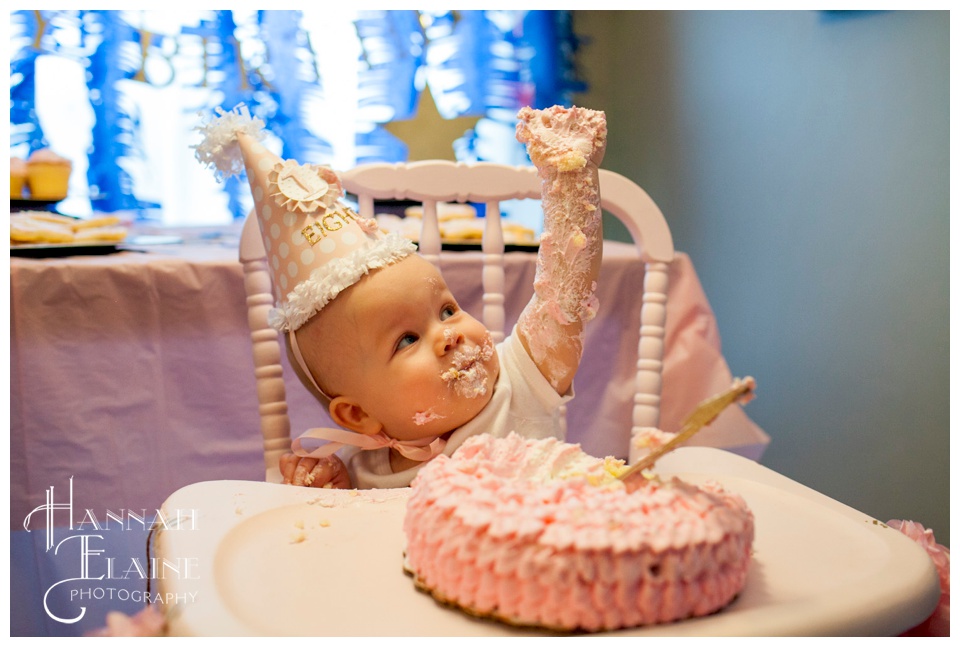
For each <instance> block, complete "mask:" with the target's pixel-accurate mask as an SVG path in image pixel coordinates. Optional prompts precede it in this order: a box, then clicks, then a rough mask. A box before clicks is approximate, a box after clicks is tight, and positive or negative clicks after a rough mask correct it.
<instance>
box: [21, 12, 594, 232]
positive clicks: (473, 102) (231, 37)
mask: <svg viewBox="0 0 960 647" xmlns="http://www.w3.org/2000/svg"><path fill="white" fill-rule="evenodd" d="M194 15H196V14H194ZM252 15H253V17H252V18H250V19H248V21H247V22H248V23H250V24H245V25H239V26H238V25H237V24H236V22H235V18H234V16H235V14H234V12H232V11H226V10H218V11H204V12H200V16H201V17H202V19H201V20H199V21H197V24H196V25H195V26H193V25H187V26H184V27H183V29H182V31H181V33H180V37H181V38H197V37H201V38H204V39H205V42H206V45H205V47H204V52H203V60H202V61H198V62H197V65H198V66H199V65H203V66H204V80H203V84H204V85H205V86H206V88H207V89H208V91H209V95H208V97H209V98H208V100H206V101H204V105H202V106H184V110H189V111H192V112H196V110H198V109H205V110H207V111H209V112H212V110H213V108H214V107H218V106H219V107H224V108H226V109H230V108H232V107H234V106H235V105H237V104H238V103H245V104H246V105H247V106H248V107H249V108H250V110H251V112H252V113H253V114H255V115H256V116H258V117H260V118H261V119H263V120H264V122H265V123H266V125H267V128H268V129H269V130H270V131H272V132H273V133H274V134H275V135H276V136H277V137H278V138H279V139H280V141H282V142H283V146H284V148H283V151H282V152H281V155H282V156H283V157H287V158H294V159H298V160H301V161H304V162H313V163H327V162H328V161H329V160H330V158H331V156H332V153H333V151H332V149H331V146H330V144H329V143H328V142H326V141H325V140H324V139H323V138H322V137H320V136H319V135H318V134H317V133H315V132H313V131H312V130H311V129H310V128H309V127H308V126H307V123H308V122H307V120H306V119H305V118H304V117H305V115H315V114H317V111H320V110H322V109H323V104H322V91H323V87H322V79H320V78H318V73H317V65H316V64H315V63H316V60H315V57H316V56H318V55H320V56H323V55H332V54H331V53H324V52H323V51H322V50H321V51H320V52H316V53H315V52H314V51H313V50H312V48H311V47H310V41H309V39H308V37H307V34H306V33H305V32H304V31H303V29H302V28H301V27H300V20H301V12H299V11H275V10H263V11H257V12H255V13H254V14H252ZM42 16H43V19H44V20H45V21H47V22H48V23H50V24H52V23H53V22H55V21H59V24H58V25H57V29H76V30H78V35H79V41H80V42H81V47H80V48H79V49H75V50H73V51H70V52H67V51H65V50H64V49H63V48H61V47H60V46H59V44H58V42H57V39H56V38H52V37H50V34H49V33H48V34H44V35H43V36H44V37H43V38H42V39H41V38H40V37H39V36H38V31H39V28H40V22H39V21H38V20H37V12H35V11H14V12H11V21H10V22H11V27H12V30H11V35H12V38H13V41H12V42H13V43H14V44H16V43H17V41H18V40H20V41H22V45H21V46H20V47H19V49H17V50H16V51H15V52H14V54H13V56H12V58H11V61H10V74H11V84H10V99H11V107H10V122H11V146H23V145H24V144H26V145H27V147H28V148H29V150H30V151H33V150H36V149H37V148H42V147H44V146H47V145H49V144H48V143H47V141H46V140H45V139H44V133H43V130H42V128H41V127H40V123H39V120H38V118H37V114H36V111H35V102H36V74H35V72H36V59H37V57H38V56H39V55H40V54H41V53H44V54H57V55H69V56H74V57H76V58H78V59H80V60H81V61H82V62H84V63H85V64H86V66H87V70H88V74H87V86H88V89H89V94H90V97H89V98H90V103H91V106H92V107H93V111H94V114H95V117H96V123H95V125H94V130H93V133H92V134H93V148H92V150H91V152H90V154H89V171H88V181H89V183H90V185H91V187H92V189H93V190H92V193H94V196H93V199H92V203H93V206H94V208H96V209H97V210H100V211H114V210H119V209H132V210H142V209H146V208H150V207H155V206H157V205H154V204H149V203H145V202H143V201H141V200H138V199H137V198H136V195H135V187H134V186H133V181H132V179H131V177H130V175H129V174H128V173H127V172H126V171H125V170H124V168H123V165H122V164H121V162H122V161H123V160H124V159H125V158H127V157H129V156H133V155H143V153H144V152H143V151H140V150H138V149H137V141H138V140H137V133H138V128H139V123H138V117H137V115H136V113H135V112H133V108H132V106H130V105H129V103H128V102H127V101H125V97H124V95H123V92H122V89H121V86H120V85H119V83H118V82H119V81H121V80H124V79H131V78H137V77H136V75H137V73H138V71H140V67H141V65H142V57H141V51H142V50H141V45H142V44H141V42H140V39H141V38H143V37H144V35H145V34H147V32H144V31H142V30H138V29H135V28H133V27H132V26H131V25H130V24H128V23H127V22H126V21H125V20H124V19H123V17H122V12H119V11H105V10H98V11H80V12H77V11H44V12H42ZM71 21H72V22H71ZM184 21H185V22H187V19H186V18H185V19H184ZM355 26H356V30H357V35H358V37H359V38H360V41H361V45H362V52H363V53H362V56H361V60H360V61H358V65H359V66H360V69H359V71H358V79H359V80H358V83H359V87H358V90H359V105H358V125H357V131H358V133H357V137H356V147H357V163H364V162H370V161H391V162H393V161H402V160H405V159H406V158H407V146H406V145H405V144H404V143H403V142H402V141H400V140H398V139H397V138H396V137H394V136H393V135H392V134H390V133H389V132H387V131H386V130H385V129H384V128H383V127H382V124H384V123H387V122H389V121H393V120H402V119H409V118H411V117H412V116H413V115H414V112H415V110H416V109H417V105H418V100H419V97H420V94H421V92H422V90H423V88H424V84H425V83H429V84H430V89H431V94H432V95H433V97H434V100H435V101H436V104H437V109H438V110H439V112H440V114H441V115H442V116H443V117H445V118H453V117H460V116H477V115H482V116H483V118H482V119H481V121H480V122H479V123H478V125H477V127H476V129H475V130H473V131H469V132H467V133H465V134H464V137H463V138H461V139H460V140H458V141H457V142H456V144H455V148H456V151H457V157H458V159H462V160H490V161H501V162H504V163H516V160H517V159H518V158H519V159H525V153H523V152H522V147H520V146H519V144H516V143H515V141H514V142H512V143H511V142H510V137H509V133H510V132H511V131H512V128H513V122H514V120H515V115H516V111H517V110H518V109H519V108H520V107H521V106H523V105H533V106H535V107H547V106H550V105H553V104H561V105H570V102H571V100H572V95H573V93H574V92H577V91H582V90H583V89H584V85H583V83H581V82H580V81H578V80H577V78H576V74H575V69H574V66H573V56H574V53H575V51H576V48H577V46H578V42H577V39H576V38H575V36H574V35H573V31H572V28H571V22H570V14H569V12H567V11H525V10H472V11H444V10H439V11H438V10H432V11H413V10H389V11H361V12H359V13H358V18H357V20H356V23H355ZM238 27H241V29H240V30H238ZM238 31H243V32H244V34H246V35H245V36H244V38H250V39H253V40H256V41H258V44H259V45H260V47H259V49H260V51H263V52H265V54H264V60H263V61H259V62H258V64H257V65H256V66H255V67H252V66H251V65H250V63H249V62H248V61H245V60H244V59H242V58H241V57H240V46H239V45H240V43H238V41H237V34H238ZM150 38H151V41H150V42H147V43H143V45H145V46H146V47H145V48H144V49H146V48H148V47H156V46H157V43H158V42H161V43H162V42H163V39H166V38H173V39H177V38H178V36H177V35H167V36H162V35H153V36H150ZM166 42H168V43H169V41H166ZM244 42H246V40H244ZM36 44H40V47H37V46H36ZM177 44H178V43H177ZM170 49H176V47H172V48H170ZM170 69H171V72H173V70H174V66H173V65H172V64H171V66H170ZM141 80H143V79H141ZM504 151H506V152H504ZM224 190H225V191H226V192H227V193H228V194H229V196H230V198H229V208H230V211H231V212H232V213H233V214H234V216H236V217H242V216H243V215H244V212H245V201H246V199H247V196H246V192H247V189H246V186H245V184H244V183H243V182H242V181H238V180H237V179H236V178H231V179H230V180H228V181H227V183H226V185H225V187H224Z"/></svg>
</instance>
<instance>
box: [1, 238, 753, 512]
mask: <svg viewBox="0 0 960 647" xmlns="http://www.w3.org/2000/svg"><path fill="white" fill-rule="evenodd" d="M481 262H482V261H481V255H480V253H479V252H456V253H448V254H445V256H444V260H443V270H444V273H445V274H446V276H447V278H448V281H449V283H450V285H451V287H452V289H453V291H454V293H455V294H456V295H457V296H458V299H459V300H460V301H461V304H462V305H463V306H464V307H465V308H466V309H467V310H469V311H471V312H473V313H475V314H476V313H479V310H480V295H481V293H480V286H479V277H480V267H481ZM534 267H535V256H534V255H533V254H529V253H513V254H508V256H507V290H506V296H507V320H508V326H512V325H513V322H514V321H516V318H517V316H518V315H519V312H520V309H521V308H522V306H523V304H525V303H526V302H527V300H528V299H529V297H530V294H531V292H532V284H533V275H534ZM642 285H643V267H642V264H641V263H640V261H639V260H638V259H637V256H636V251H635V249H634V248H633V247H632V246H630V245H626V244H621V243H612V242H608V243H607V244H606V246H605V250H604V263H603V271H602V275H601V281H600V291H599V298H600V303H601V314H600V316H599V317H598V318H597V319H596V320H595V321H594V322H593V323H592V324H591V325H590V327H589V328H588V331H587V336H586V350H585V360H584V362H583V364H582V368H581V371H580V373H579V374H578V376H577V379H576V384H575V389H576V393H577V396H576V399H575V400H574V401H573V402H572V403H571V404H570V406H569V409H568V421H569V422H568V428H569V433H568V439H569V440H571V441H574V442H580V443H582V444H583V446H584V449H586V450H587V451H589V452H591V453H594V454H597V455H619V456H625V455H626V452H627V442H628V436H629V429H630V415H631V392H632V387H633V375H634V366H635V356H636V348H637V338H638V326H637V322H638V321H639V309H640V292H641V287H642ZM10 305H11V318H10V323H11V340H10V351H11V370H10V378H11V385H10V400H11V430H10V434H11V437H10V462H11V479H10V483H11V495H10V504H11V528H12V529H18V528H19V529H22V528H23V520H24V517H25V515H27V514H28V513H29V511H30V510H32V509H33V508H35V507H36V506H38V505H41V504H43V503H44V496H45V491H46V489H47V488H48V487H50V486H55V487H56V488H57V491H58V492H61V493H63V492H66V488H67V487H68V481H69V479H70V477H71V476H72V477H73V489H74V508H75V510H83V509H86V508H91V509H94V510H100V511H104V510H107V509H111V510H116V509H118V508H126V509H134V510H140V509H147V510H150V509H153V508H156V507H158V506H159V505H160V504H161V502H162V501H163V500H164V499H165V498H166V497H167V496H168V495H169V494H170V493H172V492H173V491H175V490H176V489H178V488H179V487H181V486H183V485H187V484H189V483H193V482H196V481H201V480H210V479H231V478H240V479H254V480H258V479H262V478H263V465H262V457H261V448H260V435H259V426H258V419H257V400H256V391H255V387H254V379H253V362H252V359H251V353H250V341H249V331H248V328H247V323H246V314H245V305H244V292H243V283H242V271H241V268H240V265H239V263H238V262H237V261H236V251H235V248H229V247H218V246H214V245H208V246H174V247H156V248H154V249H153V251H150V252H148V253H143V252H123V253H119V254H113V255H107V256H86V257H72V258H64V259H24V258H13V259H11V304H10ZM719 343H720V341H719V337H718V333H717V328H716V324H715V321H714V318H713V314H712V312H711V310H710V307H709V305H708V303H707V300H706V298H705V296H704V294H703V292H702V289H701V287H700V283H699V280H698V279H697V276H696V273H695V271H694V269H693V266H692V265H691V263H690V260H689V259H688V258H687V257H686V256H684V255H682V254H681V255H678V257H677V259H676V261H675V263H674V264H673V267H672V269H671V272H670V292H669V301H668V310H667V351H666V362H665V374H664V389H663V408H662V417H661V427H663V428H664V429H676V428H677V427H678V425H679V422H680V419H681V418H682V417H683V416H684V415H686V413H688V412H689V411H690V409H691V408H692V407H693V406H694V405H695V404H696V403H697V402H698V401H699V400H701V399H703V398H704V397H707V396H709V395H712V394H713V393H715V392H716V391H719V390H721V389H722V388H724V387H726V386H727V385H728V384H729V381H730V378H731V376H730V374H729V371H728V369H727V365H726V362H725V361H724V359H723V357H722V355H721V354H720V351H719ZM287 373H288V376H287V377H288V380H287V391H288V399H289V400H290V408H291V422H292V427H293V431H294V433H298V432H299V431H301V430H304V429H306V428H308V427H312V426H318V425H325V424H330V423H329V421H328V419H326V414H325V412H323V411H322V409H321V408H320V406H319V405H318V404H317V403H316V402H315V401H313V400H312V399H311V398H310V396H309V395H308V394H307V393H306V391H305V390H304V389H303V388H302V387H301V386H300V384H299V383H298V382H297V381H296V378H295V377H293V376H292V372H291V371H288V372H287ZM761 388H762V385H761ZM696 441H697V443H698V444H703V445H709V446H714V447H725V448H729V449H732V450H734V451H737V452H738V453H741V454H743V455H746V456H749V457H751V458H754V459H757V458H759V456H760V454H761V452H762V450H763V447H764V446H765V445H766V443H767V442H768V438H767V436H766V434H764V433H763V431H762V430H760V429H759V428H758V427H757V426H756V425H754V424H753V423H752V422H751V421H750V420H749V418H748V417H747V416H746V415H745V414H744V413H743V411H741V410H740V409H738V408H733V409H730V410H729V411H727V412H725V413H724V414H723V415H722V416H721V417H720V418H719V419H718V420H717V422H716V423H715V424H714V425H713V426H712V427H711V428H709V429H708V430H706V431H704V432H702V433H701V434H700V435H699V436H698V437H697V438H696Z"/></svg>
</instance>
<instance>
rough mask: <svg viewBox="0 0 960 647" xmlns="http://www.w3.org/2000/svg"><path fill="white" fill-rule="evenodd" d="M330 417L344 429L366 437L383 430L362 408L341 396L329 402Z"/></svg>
mask: <svg viewBox="0 0 960 647" xmlns="http://www.w3.org/2000/svg"><path fill="white" fill-rule="evenodd" d="M330 417H331V418H333V421H334V422H335V423H337V424H338V425H340V426H341V427H343V428H344V429H349V430H351V431H355V432H357V433H360V434H366V435H368V436H372V435H374V434H378V433H380V430H381V429H383V425H381V424H380V422H379V421H377V420H375V419H374V418H373V417H371V416H370V414H368V413H367V412H366V411H364V409H363V407H361V406H360V405H359V404H357V403H356V402H354V401H353V400H351V399H350V398H348V397H345V396H342V395H340V396H337V397H335V398H334V399H333V400H331V401H330Z"/></svg>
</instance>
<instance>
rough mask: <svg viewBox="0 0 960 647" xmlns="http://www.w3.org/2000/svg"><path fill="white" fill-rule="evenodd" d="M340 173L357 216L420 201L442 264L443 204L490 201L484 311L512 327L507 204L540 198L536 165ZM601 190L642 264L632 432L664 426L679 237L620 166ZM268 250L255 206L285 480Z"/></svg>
mask: <svg viewBox="0 0 960 647" xmlns="http://www.w3.org/2000/svg"><path fill="white" fill-rule="evenodd" d="M340 176H341V179H342V181H343V186H344V188H345V189H346V191H347V192H349V193H351V194H354V195H356V196H357V201H358V203H359V211H360V215H361V216H364V217H368V218H372V217H373V216H374V205H375V201H376V200H411V201H416V202H420V203H422V206H423V224H422V230H421V233H420V237H419V243H418V244H419V251H420V254H421V255H422V256H423V257H424V258H426V259H427V260H429V261H431V262H433V263H435V264H437V263H439V260H440V252H441V240H440V229H439V221H438V218H437V203H438V202H471V203H478V204H484V205H485V207H486V211H485V213H486V216H485V219H484V221H485V225H484V226H485V229H484V232H483V240H482V250H483V270H482V277H480V279H481V280H482V284H483V292H484V295H483V312H482V317H481V318H482V321H483V323H484V325H485V326H486V327H487V329H488V330H490V332H491V334H492V336H493V339H494V341H495V342H499V341H502V340H503V338H504V334H505V330H504V329H505V315H504V267H503V259H504V253H505V252H504V249H505V245H504V236H503V231H502V225H501V218H500V203H502V202H505V201H507V200H514V199H529V200H539V199H540V194H541V191H540V179H539V177H538V175H537V171H536V169H535V168H533V167H523V166H515V167H514V166H503V165H499V164H491V163H483V162H481V163H476V164H464V163H454V162H449V161H441V160H431V161H423V162H411V163H400V164H369V165H363V166H358V167H356V168H354V169H351V170H349V171H346V172H344V173H341V174H340ZM600 196H601V206H602V207H603V209H604V210H605V211H607V212H609V213H611V214H613V215H614V216H616V217H617V218H619V219H620V220H621V221H622V222H623V224H624V225H625V226H626V228H627V230H628V231H629V232H630V234H631V236H632V237H633V240H634V242H635V244H636V246H637V253H638V255H639V257H640V259H641V260H642V261H643V262H644V268H645V273H644V277H645V278H644V285H643V294H642V296H641V298H642V307H641V313H640V343H639V346H638V349H637V373H636V381H635V391H634V397H633V403H634V404H633V419H632V429H631V437H632V436H633V434H634V433H636V432H637V431H638V430H639V429H640V428H642V427H657V426H658V422H659V417H660V392H661V376H662V371H663V352H664V330H665V320H666V301H667V281H668V279H667V268H668V264H669V263H670V262H671V261H672V260H673V257H674V249H673V238H672V237H671V235H670V229H669V227H668V226H667V222H666V220H665V219H664V217H663V214H662V213H661V211H660V209H659V208H658V207H657V205H656V204H655V203H654V202H653V200H652V199H651V198H650V196H649V195H647V193H646V192H645V191H644V190H643V189H641V188H640V187H639V186H637V185H636V184H635V183H633V182H631V181H630V180H628V179H627V178H625V177H623V176H622V175H619V174H617V173H614V172H612V171H608V170H605V169H601V170H600ZM265 256H266V252H265V251H264V247H263V241H262V239H261V236H260V229H259V226H258V224H257V219H256V217H255V216H254V215H253V214H251V215H248V216H247V219H246V222H245V223H244V226H243V231H242V234H241V239H240V262H241V263H242V264H243V271H244V286H245V289H246V294H247V311H248V321H249V324H250V338H251V342H252V345H253V359H254V367H255V375H256V383H257V397H258V400H259V406H260V408H259V411H260V429H261V432H262V435H263V455H264V463H265V468H266V480H267V481H270V482H279V481H280V480H281V478H280V470H279V461H280V456H281V455H282V454H283V453H284V452H286V451H289V448H290V421H289V418H288V416H287V402H286V392H285V387H284V382H283V369H282V365H281V361H280V357H281V348H280V341H279V335H278V333H277V331H275V330H274V329H273V328H271V327H270V326H269V325H268V323H267V313H268V312H269V311H270V309H271V308H272V307H273V305H274V300H273V293H272V289H271V284H270V275H269V273H268V272H267V266H266V258H265ZM624 454H626V448H624Z"/></svg>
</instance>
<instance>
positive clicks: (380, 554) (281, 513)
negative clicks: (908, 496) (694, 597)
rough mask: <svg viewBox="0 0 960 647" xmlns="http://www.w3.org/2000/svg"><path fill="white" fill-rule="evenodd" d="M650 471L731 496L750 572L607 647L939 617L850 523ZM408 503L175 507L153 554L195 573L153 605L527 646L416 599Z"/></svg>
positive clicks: (676, 460) (376, 497)
mask: <svg viewBox="0 0 960 647" xmlns="http://www.w3.org/2000/svg"><path fill="white" fill-rule="evenodd" d="M659 471H660V472H661V473H664V474H669V473H674V474H681V475H683V476H684V478H686V479H687V480H689V481H691V482H702V481H704V480H708V479H712V480H716V481H719V482H720V483H722V484H723V485H724V486H725V487H727V488H729V489H730V490H733V491H735V492H738V493H740V494H741V495H742V496H743V497H744V498H745V499H746V501H747V503H748V505H749V506H750V507H751V509H752V510H753V512H754V515H755V517H756V530H757V532H756V540H755V544H754V560H753V562H752V564H751V567H750V571H749V573H748V576H747V583H746V586H745V587H744V589H743V591H742V592H741V594H740V595H739V596H738V597H737V599H736V600H735V601H734V602H733V603H732V604H731V605H730V606H728V607H727V608H726V609H724V610H722V611H721V612H719V613H717V614H714V615H711V616H707V617H704V618H697V619H692V620H685V621H683V622H678V623H673V624H668V625H658V626H653V627H646V628H637V629H630V630H625V631H618V632H615V635H674V636H690V635H698V636H704V635H707V636H721V635H760V636H769V635H895V634H897V633H900V632H902V631H904V630H906V629H908V628H910V627H912V626H914V625H916V624H919V623H920V622H921V621H923V620H924V619H925V618H926V617H927V616H928V615H929V614H930V613H931V612H932V610H933V608H934V607H935V606H936V603H937V600H938V598H939V586H938V583H937V582H938V580H937V575H936V571H935V569H934V567H933V564H932V562H931V561H930V559H929V558H928V557H927V555H926V553H925V552H924V551H923V550H922V549H921V548H919V547H918V546H917V545H916V544H914V542H912V541H911V540H909V539H907V538H906V537H905V536H903V535H902V534H901V533H899V532H897V531H895V530H893V529H891V528H887V527H886V526H884V525H883V524H881V523H879V522H877V521H876V520H874V519H871V518H870V517H868V516H866V515H864V514H862V513H860V512H857V511H856V510H853V509H852V508H849V507H847V506H845V505H843V504H840V503H838V502H836V501H834V500H832V499H829V498H827V497H825V496H823V495H821V494H819V493H817V492H815V491H813V490H810V489H809V488H806V487H804V486H802V485H800V484H798V483H796V482H794V481H791V480H790V479H787V478H785V477H783V476H781V475H779V474H776V473H775V472H772V471H771V470H769V469H766V468H765V467H762V466H760V465H758V464H756V463H753V462H752V461H749V460H747V459H744V458H741V457H739V456H736V455H733V454H730V453H728V452H724V451H721V450H716V449H710V448H684V449H680V450H677V451H676V452H674V453H673V454H671V455H669V456H667V457H665V458H664V459H662V460H661V463H660V466H659ZM407 496H408V490H406V489H402V490H378V491H362V492H356V491H348V492H338V491H333V490H307V489H303V488H294V487H290V486H282V485H273V484H267V483H253V482H247V481H212V482H207V483H198V484H195V485H191V486H188V487H185V488H183V489H181V490H179V491H177V492H176V493H174V494H173V495H172V496H171V497H170V498H169V499H168V500H167V502H166V503H165V504H164V509H165V511H166V512H167V514H168V516H170V517H175V516H176V513H177V511H178V510H179V511H180V516H181V518H182V520H183V523H182V525H183V527H182V528H181V529H180V530H166V531H164V532H162V533H160V535H159V536H158V538H157V542H156V554H157V556H158V557H162V558H166V559H168V560H176V559H178V558H179V559H180V560H181V563H186V562H185V560H192V564H193V565H194V566H195V568H194V569H193V570H192V571H191V572H190V579H188V578H187V577H184V576H183V575H182V574H181V576H180V577H177V576H176V575H173V576H168V577H166V578H165V579H162V580H160V581H159V592H160V593H161V595H163V596H165V597H164V599H165V600H166V599H169V600H177V599H178V598H176V597H170V595H173V596H176V595H179V596H180V598H179V599H180V600H181V603H179V604H176V605H172V606H168V607H167V609H168V612H169V613H168V617H169V618H170V629H171V631H172V632H173V633H175V634H180V635H183V634H187V635H313V636H349V635H361V636H366V635H389V636H404V635H406V636H429V635H434V636H452V635H456V636H470V635H474V636H500V635H534V634H535V633H536V632H533V631H530V630H518V629H514V628H510V627H507V626H505V625H502V624H499V623H496V622H492V621H487V620H477V619H473V618H470V617H468V616H466V615H465V614H463V613H460V612H459V611H456V610H453V609H450V608H447V607H444V606H441V605H439V604H437V603H435V602H434V601H433V599H432V598H431V597H430V596H428V595H425V594H423V593H420V592H418V591H416V590H415V589H414V587H413V583H412V581H411V580H410V578H409V577H408V576H406V575H405V574H404V573H403V572H402V566H401V554H402V550H403V537H402V523H403V515H404V511H405V503H406V499H407ZM191 510H193V511H195V513H191V512H190V511H191ZM188 517H189V520H188V519H187V518H188ZM184 600H185V601H186V602H183V601H184Z"/></svg>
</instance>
